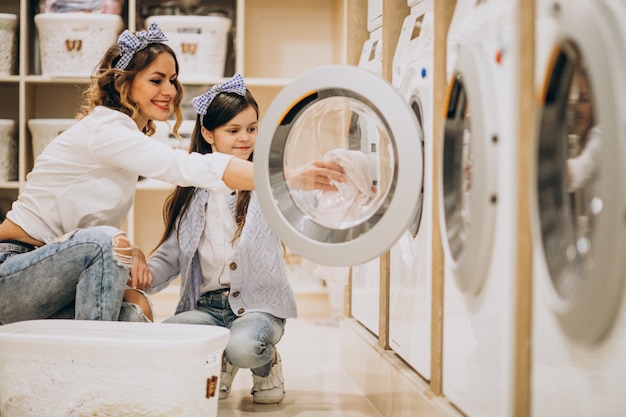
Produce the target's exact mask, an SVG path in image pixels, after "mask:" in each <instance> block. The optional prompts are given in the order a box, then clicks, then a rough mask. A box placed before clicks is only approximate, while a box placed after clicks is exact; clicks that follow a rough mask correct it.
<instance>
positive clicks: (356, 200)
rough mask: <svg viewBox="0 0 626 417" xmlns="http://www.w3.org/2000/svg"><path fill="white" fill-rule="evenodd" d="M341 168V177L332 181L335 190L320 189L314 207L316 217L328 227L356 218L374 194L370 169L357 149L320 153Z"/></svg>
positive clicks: (343, 225) (340, 226)
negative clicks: (315, 206)
mask: <svg viewBox="0 0 626 417" xmlns="http://www.w3.org/2000/svg"><path fill="white" fill-rule="evenodd" d="M324 160H325V161H332V162H335V163H337V164H338V165H339V166H341V167H342V168H343V170H344V176H345V181H343V182H333V185H334V186H335V187H336V188H337V191H325V192H323V193H320V194H319V196H318V198H319V200H318V202H317V208H316V210H315V212H316V213H315V214H316V220H317V221H318V222H319V223H321V224H323V225H325V226H327V227H331V228H345V225H348V224H353V223H354V222H356V221H358V220H359V219H360V218H361V216H362V214H363V212H364V207H365V206H366V205H367V204H368V203H369V202H370V201H371V199H372V198H373V197H374V193H373V192H372V171H371V169H370V161H369V159H368V157H367V156H366V155H365V154H363V153H362V152H360V151H351V150H347V149H342V148H338V149H333V150H332V151H329V152H327V153H326V155H324Z"/></svg>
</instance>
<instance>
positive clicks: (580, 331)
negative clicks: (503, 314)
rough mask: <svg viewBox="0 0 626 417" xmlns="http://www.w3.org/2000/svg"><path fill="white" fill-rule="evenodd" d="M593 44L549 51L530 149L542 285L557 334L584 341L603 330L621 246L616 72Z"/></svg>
mask: <svg viewBox="0 0 626 417" xmlns="http://www.w3.org/2000/svg"><path fill="white" fill-rule="evenodd" d="M578 29H580V27H579V26H578V25H577V29H576V30H577V31H578ZM580 33H583V32H580ZM595 41H596V42H598V40H597V39H595ZM585 42H586V43H585ZM598 44H600V43H598ZM598 44H593V43H591V41H590V40H589V39H586V40H581V41H578V40H576V39H574V38H573V37H565V38H564V39H563V40H562V41H561V42H560V43H559V44H558V45H557V46H556V47H555V49H554V53H553V59H552V62H551V65H550V67H549V69H548V72H547V75H546V78H545V87H544V106H543V109H542V117H541V120H540V125H539V140H538V147H537V150H538V153H537V177H536V186H537V208H536V209H537V213H538V218H539V229H540V233H541V244H542V245H543V256H544V259H543V261H544V263H545V271H546V274H547V279H546V280H545V282H543V285H544V287H545V288H547V294H548V300H549V302H550V305H551V307H552V308H553V310H554V311H555V313H556V314H557V316H558V318H559V320H560V322H561V325H562V327H563V329H564V330H565V332H566V333H567V334H568V335H569V336H570V337H572V338H574V339H578V340H583V341H588V342H592V341H597V340H599V339H600V338H601V337H603V336H605V335H606V334H607V331H608V330H609V329H610V328H611V326H612V323H613V320H614V317H615V314H616V312H617V310H618V306H619V302H620V300H621V298H622V291H623V280H624V276H623V274H624V269H623V265H624V262H623V261H622V260H621V259H620V258H623V256H620V255H619V254H618V253H615V250H616V249H617V248H623V247H624V246H623V245H624V213H626V210H625V207H624V199H623V198H622V195H623V190H624V177H623V175H624V174H623V170H622V169H620V165H623V164H624V160H623V155H624V153H623V152H624V150H623V145H622V144H621V142H623V140H624V138H623V133H620V132H623V130H621V129H622V128H623V126H620V124H619V121H618V120H617V118H616V112H617V111H618V109H621V108H622V107H621V106H620V105H619V101H618V100H619V98H618V95H619V94H622V93H623V90H620V89H619V88H617V85H619V84H614V83H612V82H611V80H614V79H615V78H614V77H615V75H616V74H621V71H615V69H616V68H615V67H613V66H612V65H611V64H610V62H609V60H607V58H609V57H608V56H606V55H603V54H602V52H601V51H602V50H603V49H602V48H598V47H597V45H598ZM584 51H586V52H587V53H585V52H584ZM617 69H619V70H621V68H619V67H618V68H617ZM614 71H615V72H614ZM616 82H619V81H617V80H616ZM622 85H623V84H622ZM618 250H621V249H618Z"/></svg>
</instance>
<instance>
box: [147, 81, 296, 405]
mask: <svg viewBox="0 0 626 417" xmlns="http://www.w3.org/2000/svg"><path fill="white" fill-rule="evenodd" d="M193 103H194V107H195V109H196V113H197V114H198V116H197V119H196V126H195V129H194V132H193V135H192V139H191V145H190V149H191V151H192V152H198V153H206V154H211V153H213V152H222V153H227V154H231V155H235V156H236V157H237V158H240V159H243V160H252V153H253V151H254V145H255V142H256V137H257V125H258V116H259V112H258V106H257V103H256V101H255V100H254V98H253V97H252V95H251V94H250V92H249V91H247V89H246V87H245V85H244V82H243V79H242V78H241V76H240V75H239V74H236V75H235V76H234V77H233V78H232V79H231V80H229V81H227V82H225V83H224V84H221V85H217V86H214V87H213V88H211V89H210V90H209V91H208V92H207V93H205V94H203V95H202V96H200V97H196V98H195V99H194V100H193ZM164 216H165V222H166V231H165V233H164V235H163V238H162V240H161V243H160V246H159V247H158V249H157V250H156V253H155V254H154V255H153V256H152V257H151V258H150V260H149V261H148V265H149V267H150V269H151V270H152V276H153V278H154V281H153V284H152V288H151V289H149V290H147V292H148V293H151V292H156V291H159V290H161V289H163V288H165V287H166V286H167V285H168V284H169V283H170V282H171V281H172V280H174V279H175V278H176V277H177V276H178V275H179V274H180V277H181V298H180V302H179V304H178V306H177V308H176V315H174V316H173V317H171V318H169V319H167V320H165V322H168V323H190V324H208V325H215V326H223V327H227V328H229V329H230V331H231V336H230V341H229V343H228V345H227V347H226V350H225V352H224V356H225V362H224V366H223V372H222V378H221V391H220V398H221V399H223V398H226V397H227V396H228V394H229V392H230V386H231V384H232V381H233V378H234V376H235V373H236V372H237V370H238V369H239V368H250V369H251V370H252V378H253V381H254V386H253V387H252V391H251V393H252V396H253V401H254V402H255V403H264V404H273V403H279V402H281V401H282V400H283V398H284V396H285V389H284V384H283V375H282V370H281V361H280V356H279V355H278V352H277V350H276V349H275V345H276V344H277V343H278V341H279V340H280V339H281V337H282V335H283V331H284V326H285V321H286V319H287V318H290V317H296V302H295V298H294V295H293V292H292V289H291V286H290V285H289V282H288V280H287V275H286V269H285V265H284V262H283V247H282V245H281V242H280V241H279V239H278V237H277V236H276V235H275V234H274V233H273V232H272V230H271V229H270V226H269V224H268V223H267V221H266V220H265V218H264V217H263V215H262V213H261V208H260V206H259V202H258V200H257V197H256V193H254V192H250V191H239V192H237V193H232V194H220V193H215V192H212V191H210V190H207V189H205V188H201V187H198V188H196V187H177V188H176V190H175V191H174V192H173V194H171V195H170V197H169V198H168V200H167V201H166V205H165V209H164Z"/></svg>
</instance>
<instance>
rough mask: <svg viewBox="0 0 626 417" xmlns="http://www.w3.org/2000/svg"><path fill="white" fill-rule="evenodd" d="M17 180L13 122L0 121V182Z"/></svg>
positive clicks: (15, 141)
mask: <svg viewBox="0 0 626 417" xmlns="http://www.w3.org/2000/svg"><path fill="white" fill-rule="evenodd" d="M15 180H17V136H16V135H15V121H14V120H10V119H0V181H15Z"/></svg>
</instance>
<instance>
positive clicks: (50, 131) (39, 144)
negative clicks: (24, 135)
mask: <svg viewBox="0 0 626 417" xmlns="http://www.w3.org/2000/svg"><path fill="white" fill-rule="evenodd" d="M77 121H78V120H76V119H30V120H29V121H28V129H29V130H30V134H31V136H32V144H33V161H34V160H35V159H37V156H39V154H40V153H41V151H43V149H44V148H45V147H46V146H47V145H48V144H49V143H50V142H52V140H53V139H54V138H56V137H57V136H59V135H60V134H61V133H63V131H65V130H66V129H69V128H70V127H72V126H73V125H74V124H75V123H76V122H77Z"/></svg>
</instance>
